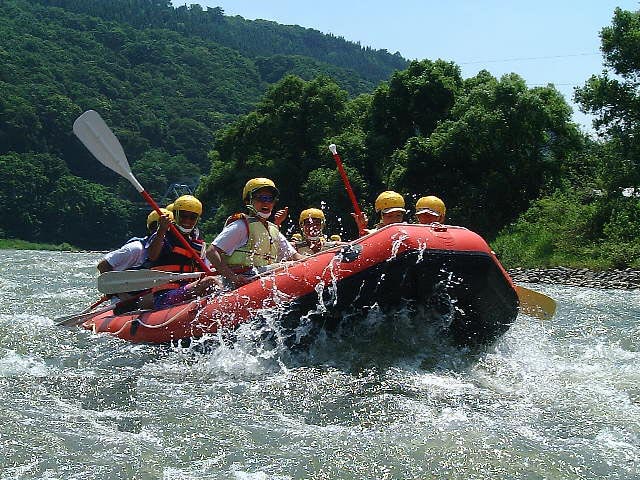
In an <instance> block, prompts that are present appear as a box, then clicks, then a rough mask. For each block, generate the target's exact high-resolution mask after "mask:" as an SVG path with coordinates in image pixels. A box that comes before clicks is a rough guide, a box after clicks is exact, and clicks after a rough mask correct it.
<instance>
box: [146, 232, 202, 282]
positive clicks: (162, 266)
mask: <svg viewBox="0 0 640 480" xmlns="http://www.w3.org/2000/svg"><path fill="white" fill-rule="evenodd" d="M184 238H186V240H187V241H188V242H189V245H191V247H192V248H193V249H194V250H195V251H196V253H200V255H201V256H202V252H203V249H204V247H205V243H204V241H202V240H200V239H197V238H193V237H192V236H191V235H190V236H188V237H184ZM164 240H165V242H166V243H167V245H168V247H169V248H163V249H162V252H161V253H160V256H159V257H158V258H157V259H156V260H155V261H153V262H149V264H148V266H147V268H151V269H152V270H162V271H163V272H172V273H191V272H200V271H202V269H201V268H200V264H198V261H197V260H196V259H195V258H193V255H192V254H191V252H190V251H189V250H187V249H186V248H185V247H184V246H183V245H182V242H180V240H178V239H177V238H176V237H175V235H174V234H173V232H171V231H170V230H169V231H168V232H167V233H166V235H165V237H164ZM188 282H189V280H185V281H180V282H172V283H166V284H164V285H159V286H157V287H154V288H153V289H152V291H153V292H154V293H155V292H160V291H163V290H171V289H174V288H178V287H179V286H181V285H184V284H185V283H188Z"/></svg>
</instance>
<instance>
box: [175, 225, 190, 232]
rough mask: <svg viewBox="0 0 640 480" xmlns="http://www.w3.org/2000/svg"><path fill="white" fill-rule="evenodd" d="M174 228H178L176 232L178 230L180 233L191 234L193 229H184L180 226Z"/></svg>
mask: <svg viewBox="0 0 640 480" xmlns="http://www.w3.org/2000/svg"><path fill="white" fill-rule="evenodd" d="M176 227H178V230H180V231H181V232H182V233H191V232H192V230H193V228H194V227H191V228H184V227H183V226H182V225H176Z"/></svg>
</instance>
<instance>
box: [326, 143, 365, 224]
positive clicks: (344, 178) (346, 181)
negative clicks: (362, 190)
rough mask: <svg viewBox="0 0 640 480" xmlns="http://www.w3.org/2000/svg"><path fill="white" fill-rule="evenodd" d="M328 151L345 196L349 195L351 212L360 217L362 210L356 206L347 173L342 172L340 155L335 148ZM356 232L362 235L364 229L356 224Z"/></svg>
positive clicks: (356, 202)
mask: <svg viewBox="0 0 640 480" xmlns="http://www.w3.org/2000/svg"><path fill="white" fill-rule="evenodd" d="M329 149H330V150H331V154H332V155H333V159H334V160H335V161H336V166H337V167H338V172H339V173H340V176H341V177H342V183H344V188H345V189H346V190H347V195H349V199H350V200H351V205H353V211H354V213H355V214H356V215H357V216H360V215H362V210H360V206H359V205H358V200H356V196H355V194H354V193H353V189H352V188H351V182H349V177H347V172H346V171H345V170H344V166H343V165H342V159H341V158H340V155H338V151H337V150H336V149H335V147H334V148H333V149H332V148H331V147H329ZM358 230H359V233H360V236H362V235H364V233H365V232H364V229H362V228H360V226H359V224H358Z"/></svg>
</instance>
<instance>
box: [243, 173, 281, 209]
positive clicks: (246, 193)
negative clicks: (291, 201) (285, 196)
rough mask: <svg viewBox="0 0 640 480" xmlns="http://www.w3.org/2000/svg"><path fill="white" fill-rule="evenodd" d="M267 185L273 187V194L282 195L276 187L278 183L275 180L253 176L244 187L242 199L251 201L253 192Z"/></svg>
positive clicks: (246, 201)
mask: <svg viewBox="0 0 640 480" xmlns="http://www.w3.org/2000/svg"><path fill="white" fill-rule="evenodd" d="M265 187H267V188H271V189H272V190H273V194H274V195H275V196H276V197H277V196H278V195H280V192H279V191H278V189H277V188H276V184H275V183H273V180H270V179H268V178H262V177H261V178H252V179H251V180H249V181H248V182H247V183H246V184H245V186H244V188H243V189H242V200H244V201H245V203H248V202H250V201H251V196H252V195H253V192H255V191H256V190H260V189H261V188H265Z"/></svg>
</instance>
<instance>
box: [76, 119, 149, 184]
mask: <svg viewBox="0 0 640 480" xmlns="http://www.w3.org/2000/svg"><path fill="white" fill-rule="evenodd" d="M73 133H74V134H75V136H76V137H78V139H80V141H81V142H82V143H83V145H84V146H85V147H87V150H89V151H90V152H91V154H92V155H93V156H94V157H96V158H97V159H98V161H99V162H100V163H102V164H103V165H104V166H105V167H107V168H109V169H111V170H113V171H114V172H116V173H117V174H118V175H120V176H122V177H124V178H126V179H127V180H129V182H131V183H132V184H133V186H134V187H135V188H136V190H137V191H138V192H142V191H143V190H144V189H143V188H142V186H141V185H140V183H138V180H136V178H135V177H134V176H133V173H131V167H130V166H129V162H128V161H127V156H126V155H125V153H124V150H123V149H122V145H120V142H119V141H118V139H117V138H116V136H115V135H114V134H113V132H112V131H111V129H110V128H109V127H108V126H107V124H106V123H105V121H104V120H103V119H102V117H101V116H100V115H99V114H98V112H96V111H94V110H87V111H86V112H84V113H83V114H82V115H80V116H79V117H78V118H77V119H76V121H75V122H73Z"/></svg>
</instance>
